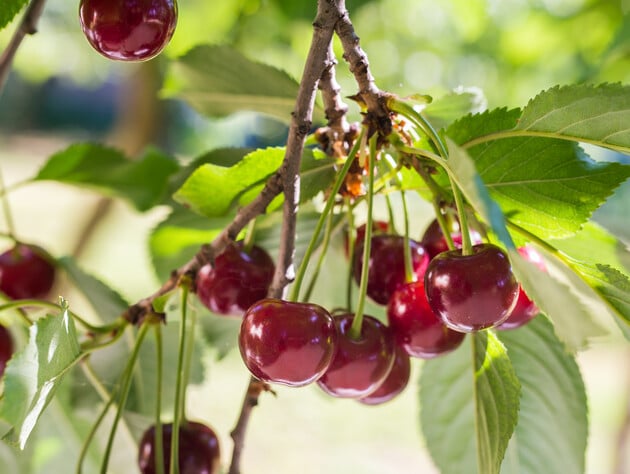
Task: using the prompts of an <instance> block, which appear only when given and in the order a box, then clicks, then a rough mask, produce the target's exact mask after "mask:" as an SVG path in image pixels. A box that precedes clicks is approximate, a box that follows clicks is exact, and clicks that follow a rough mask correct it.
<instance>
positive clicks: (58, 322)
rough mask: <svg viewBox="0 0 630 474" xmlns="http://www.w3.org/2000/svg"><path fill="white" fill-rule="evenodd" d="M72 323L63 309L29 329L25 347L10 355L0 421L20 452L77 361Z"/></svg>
mask: <svg viewBox="0 0 630 474" xmlns="http://www.w3.org/2000/svg"><path fill="white" fill-rule="evenodd" d="M80 355H81V349H80V347H79V341H78V339H77V335H76V330H75V327H74V321H73V320H72V318H71V317H70V315H69V314H68V310H67V309H65V310H64V311H62V313H61V314H58V315H50V316H47V317H45V318H42V319H39V320H38V321H37V322H36V323H35V324H34V325H32V326H31V327H30V331H29V341H28V344H27V345H26V346H25V347H24V348H23V349H22V350H21V351H20V352H18V353H16V354H15V355H14V357H13V358H12V359H11V361H10V362H9V363H8V365H7V367H6V371H5V375H4V396H3V398H2V400H1V401H0V418H1V419H4V420H5V421H7V422H8V423H10V424H11V425H12V427H13V428H12V430H11V431H10V432H9V434H8V435H7V436H6V437H7V438H8V439H9V440H10V441H12V442H16V443H18V445H19V446H20V448H24V445H25V444H26V441H27V440H28V437H29V435H30V434H31V431H32V430H33V428H34V427H35V424H36V422H37V420H38V418H39V417H40V415H41V414H42V412H43V411H44V409H45V408H46V406H47V405H48V403H49V402H50V400H51V399H52V397H53V396H54V394H55V391H56V388H57V386H58V385H59V384H60V383H61V381H62V380H63V376H64V375H65V374H66V373H67V372H68V371H69V370H70V369H71V368H72V367H73V366H74V364H76V363H77V362H78V360H79V358H80Z"/></svg>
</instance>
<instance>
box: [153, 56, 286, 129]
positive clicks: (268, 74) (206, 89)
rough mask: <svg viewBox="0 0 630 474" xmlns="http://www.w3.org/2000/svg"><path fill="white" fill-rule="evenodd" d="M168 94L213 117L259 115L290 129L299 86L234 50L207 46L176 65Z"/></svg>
mask: <svg viewBox="0 0 630 474" xmlns="http://www.w3.org/2000/svg"><path fill="white" fill-rule="evenodd" d="M252 78H256V79H255V80H252ZM162 92H163V95H165V96H167V97H178V98H180V99H183V100H184V101H186V102H188V103H189V104H190V105H191V106H192V107H193V108H195V109H196V110H198V111H199V112H201V113H202V114H205V115H207V116H211V117H216V116H219V117H221V116H226V115H229V114H232V113H234V112H237V111H254V112H259V113H262V114H266V115H270V116H272V117H275V118H277V119H279V120H281V121H283V122H286V123H288V122H290V120H291V112H292V111H293V108H294V106H295V98H296V96H297V93H298V83H297V81H295V80H294V79H293V78H291V77H289V75H288V74H287V73H285V72H284V71H281V70H279V69H276V68H275V67H272V66H269V65H266V64H262V63H258V62H255V61H252V60H250V59H248V58H246V57H245V56H243V55H242V54H241V53H239V52H238V51H236V50H235V49H233V48H230V47H229V46H218V45H217V46H210V45H203V46H198V47H196V48H193V49H192V50H190V51H189V52H187V53H186V54H185V55H184V56H182V57H180V58H178V59H177V60H175V61H173V62H172V63H171V65H170V68H169V70H168V73H167V79H166V84H165V87H164V90H163V91H162Z"/></svg>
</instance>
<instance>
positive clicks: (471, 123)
mask: <svg viewBox="0 0 630 474" xmlns="http://www.w3.org/2000/svg"><path fill="white" fill-rule="evenodd" d="M521 113H522V112H521V109H507V108H500V109H493V110H487V111H485V112H483V113H480V114H470V115H467V116H465V117H462V118H461V119H459V120H458V121H456V122H455V123H453V124H451V126H449V127H448V129H447V130H446V132H445V133H446V135H448V136H449V137H450V138H451V139H452V140H453V141H454V142H455V143H457V144H458V145H460V146H461V145H464V144H466V143H468V142H470V141H472V140H475V139H477V138H479V137H485V136H488V135H490V136H492V135H493V134H496V133H499V132H503V131H506V130H510V129H512V128H514V127H516V124H517V123H518V119H519V117H520V116H521Z"/></svg>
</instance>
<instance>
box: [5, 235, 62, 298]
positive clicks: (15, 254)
mask: <svg viewBox="0 0 630 474" xmlns="http://www.w3.org/2000/svg"><path fill="white" fill-rule="evenodd" d="M54 281H55V265H54V263H53V261H52V260H51V258H50V257H49V256H48V254H47V253H46V252H45V251H44V250H42V249H41V248H39V247H37V246H34V245H28V244H22V243H18V244H16V245H15V246H14V247H13V248H11V249H9V250H7V251H6V252H4V253H3V254H1V255H0V291H2V292H3V293H4V294H5V295H7V296H8V297H9V298H12V299H30V298H43V297H45V296H46V295H47V294H48V292H49V291H50V290H51V288H52V286H53V283H54Z"/></svg>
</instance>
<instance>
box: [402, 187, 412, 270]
mask: <svg viewBox="0 0 630 474" xmlns="http://www.w3.org/2000/svg"><path fill="white" fill-rule="evenodd" d="M400 199H401V201H402V207H403V216H404V219H405V239H404V249H405V281H406V282H407V283H412V282H414V281H416V275H415V274H414V271H413V261H412V257H411V245H410V243H409V210H408V208H407V198H406V196H405V191H401V192H400Z"/></svg>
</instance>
